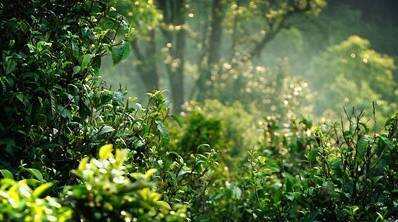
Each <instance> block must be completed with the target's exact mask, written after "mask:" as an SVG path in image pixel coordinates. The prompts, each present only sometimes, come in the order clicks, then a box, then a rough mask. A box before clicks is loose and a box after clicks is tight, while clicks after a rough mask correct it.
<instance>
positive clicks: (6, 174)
mask: <svg viewBox="0 0 398 222" xmlns="http://www.w3.org/2000/svg"><path fill="white" fill-rule="evenodd" d="M0 173H1V175H3V178H7V179H14V176H13V175H12V173H11V172H10V171H9V170H6V169H2V170H0Z"/></svg>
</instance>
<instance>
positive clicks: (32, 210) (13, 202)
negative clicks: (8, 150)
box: [0, 178, 72, 222]
mask: <svg viewBox="0 0 398 222" xmlns="http://www.w3.org/2000/svg"><path fill="white" fill-rule="evenodd" d="M49 187H51V183H43V184H40V182H39V181H37V180H33V179H28V180H26V179H25V180H20V181H15V180H13V179H11V178H4V179H2V180H1V181H0V220H1V221H26V222H33V221H35V222H36V221H43V222H44V221H60V222H63V221H68V220H69V219H70V218H71V215H72V211H71V209H69V208H68V207H64V206H62V205H61V204H60V202H59V200H58V199H56V198H54V197H50V196H46V197H43V198H42V196H43V194H44V193H45V192H46V191H47V190H48V188H49Z"/></svg>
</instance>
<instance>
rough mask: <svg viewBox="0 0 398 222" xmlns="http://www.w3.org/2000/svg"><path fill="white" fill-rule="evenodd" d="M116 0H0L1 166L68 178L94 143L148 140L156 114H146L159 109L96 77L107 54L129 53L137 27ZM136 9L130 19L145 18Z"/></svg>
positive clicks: (130, 143) (93, 150)
mask: <svg viewBox="0 0 398 222" xmlns="http://www.w3.org/2000/svg"><path fill="white" fill-rule="evenodd" d="M114 3H115V2H114V1H112V0H106V1H88V0H84V1H61V0H55V1H50V2H49V1H47V0H31V1H17V2H15V1H6V2H5V3H1V7H0V17H1V18H2V19H1V21H0V29H1V30H0V31H1V33H4V34H3V35H1V36H0V42H2V44H1V46H0V52H1V59H0V73H1V75H0V119H1V122H0V148H1V150H2V152H1V154H0V165H2V166H3V167H6V168H8V169H10V170H12V171H17V168H18V166H19V165H20V164H21V162H22V163H24V164H29V165H31V166H33V167H35V168H42V169H43V170H44V171H45V173H46V174H48V175H49V176H51V177H54V178H56V179H59V180H60V181H62V182H66V183H70V182H71V180H70V178H69V177H68V176H67V175H68V173H69V171H70V170H71V169H73V168H74V167H75V166H76V164H77V161H78V160H79V159H80V158H81V157H82V156H84V155H87V154H91V155H94V154H95V153H96V148H97V147H98V146H99V144H103V143H109V142H112V143H115V144H117V145H118V146H120V147H124V148H127V147H129V148H132V149H134V148H137V147H142V146H144V145H137V144H147V143H148V141H151V140H150V139H149V140H146V139H147V138H148V137H151V136H150V135H152V132H153V131H151V130H150V129H149V128H151V129H156V128H154V127H149V126H148V124H149V125H152V122H153V121H155V120H156V119H150V117H149V116H156V114H155V113H151V112H148V111H145V114H142V113H143V112H142V111H143V110H142V109H141V108H140V107H141V106H140V105H139V106H135V107H136V108H134V107H132V106H129V105H128V103H127V98H126V97H125V94H124V93H123V92H121V91H111V90H108V89H106V88H104V86H103V85H104V84H103V82H102V79H101V77H100V76H99V68H100V65H101V57H102V56H103V55H104V54H106V53H107V52H111V54H112V56H113V58H114V62H115V63H116V62H119V61H121V60H122V59H123V58H125V57H126V56H127V55H128V52H129V43H127V42H125V41H124V40H123V39H124V38H128V37H129V36H130V35H131V31H132V30H133V28H134V26H135V24H134V22H131V24H130V25H129V24H128V23H127V22H126V19H125V18H124V17H123V16H122V15H121V14H120V13H119V12H118V11H117V10H115V7H116V6H115V7H114ZM143 7H144V6H143ZM145 7H149V6H148V5H145ZM135 10H136V11H135V14H134V15H133V16H131V17H129V20H130V21H134V16H136V18H137V19H138V18H142V17H145V16H144V15H143V14H145V13H146V10H140V7H139V6H137V7H136V8H135ZM137 107H138V108H139V109H137ZM148 109H152V108H150V107H148ZM146 114H148V115H146ZM154 118H155V117H154ZM150 122H151V123H150ZM155 131H157V130H155ZM142 140H145V142H142ZM76 147H79V149H76ZM140 149H141V148H140ZM143 149H144V148H143Z"/></svg>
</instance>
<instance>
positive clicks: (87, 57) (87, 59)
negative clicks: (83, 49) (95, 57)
mask: <svg viewBox="0 0 398 222" xmlns="http://www.w3.org/2000/svg"><path fill="white" fill-rule="evenodd" d="M90 62H91V55H90V54H86V55H84V56H83V58H82V64H81V69H82V70H83V69H86V68H87V67H88V65H89V64H90Z"/></svg>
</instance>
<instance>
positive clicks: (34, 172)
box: [24, 168, 46, 182]
mask: <svg viewBox="0 0 398 222" xmlns="http://www.w3.org/2000/svg"><path fill="white" fill-rule="evenodd" d="M24 169H25V170H26V171H27V172H29V173H30V174H31V175H32V176H33V177H34V178H35V179H37V180H39V181H41V182H46V181H45V180H44V177H43V174H42V173H41V172H40V171H39V170H37V169H34V168H24Z"/></svg>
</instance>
